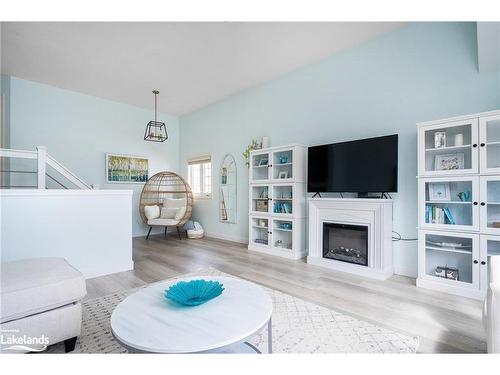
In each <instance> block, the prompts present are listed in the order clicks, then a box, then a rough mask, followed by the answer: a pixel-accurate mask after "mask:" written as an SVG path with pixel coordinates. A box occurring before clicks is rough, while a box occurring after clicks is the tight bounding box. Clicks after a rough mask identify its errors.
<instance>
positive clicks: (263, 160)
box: [259, 159, 268, 166]
mask: <svg viewBox="0 0 500 375" xmlns="http://www.w3.org/2000/svg"><path fill="white" fill-rule="evenodd" d="M267 163H268V160H267V159H260V160H259V166H264V165H267Z"/></svg>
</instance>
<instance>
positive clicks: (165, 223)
mask: <svg viewBox="0 0 500 375" xmlns="http://www.w3.org/2000/svg"><path fill="white" fill-rule="evenodd" d="M192 211H193V193H192V191H191V187H190V186H189V184H188V183H187V182H186V181H185V180H184V179H183V178H182V177H181V176H179V175H178V174H176V173H174V172H160V173H157V174H155V175H154V176H152V177H151V178H150V179H149V180H148V182H146V184H145V185H144V187H143V189H142V193H141V198H140V201H139V212H140V214H141V218H142V220H143V221H144V224H146V225H148V226H149V231H148V235H147V237H146V240H147V239H148V238H149V234H150V233H151V229H153V227H154V226H161V227H165V235H166V234H167V229H168V227H176V228H177V233H178V235H179V239H181V238H182V237H181V231H180V228H182V227H183V226H184V224H185V223H186V222H187V221H188V220H189V219H190V218H191V213H192Z"/></svg>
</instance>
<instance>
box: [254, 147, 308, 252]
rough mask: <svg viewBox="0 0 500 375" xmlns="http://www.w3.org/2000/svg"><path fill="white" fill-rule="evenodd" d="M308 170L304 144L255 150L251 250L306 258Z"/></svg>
mask: <svg viewBox="0 0 500 375" xmlns="http://www.w3.org/2000/svg"><path fill="white" fill-rule="evenodd" d="M305 168H306V148H305V147H304V146H302V145H288V146H282V147H273V148H268V149H262V150H255V151H252V153H251V154H250V186H249V200H250V202H249V207H250V214H249V215H250V220H249V222H250V228H249V230H250V235H249V238H250V243H249V244H248V249H249V250H252V251H259V252H263V253H267V254H272V255H277V256H281V257H285V258H290V259H300V258H302V257H304V256H305Z"/></svg>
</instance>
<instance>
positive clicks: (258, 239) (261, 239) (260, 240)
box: [254, 238, 268, 245]
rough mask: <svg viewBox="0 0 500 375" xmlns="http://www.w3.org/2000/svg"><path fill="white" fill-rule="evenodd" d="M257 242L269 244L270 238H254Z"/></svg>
mask: <svg viewBox="0 0 500 375" xmlns="http://www.w3.org/2000/svg"><path fill="white" fill-rule="evenodd" d="M254 242H255V243H258V244H261V245H267V244H268V240H267V239H265V238H256V239H255V240H254Z"/></svg>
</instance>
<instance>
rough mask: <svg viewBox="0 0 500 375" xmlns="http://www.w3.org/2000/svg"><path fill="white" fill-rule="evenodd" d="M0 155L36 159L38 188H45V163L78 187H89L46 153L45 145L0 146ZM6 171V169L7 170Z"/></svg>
mask: <svg viewBox="0 0 500 375" xmlns="http://www.w3.org/2000/svg"><path fill="white" fill-rule="evenodd" d="M0 157H3V158H12V159H35V160H37V171H36V174H37V185H38V189H45V188H46V176H47V165H49V166H50V167H51V168H53V169H54V170H55V171H57V172H58V173H60V174H61V175H62V176H63V177H64V178H66V179H67V180H68V181H70V182H71V183H72V184H74V185H75V186H77V187H78V188H80V189H91V187H90V185H88V184H86V183H85V182H84V181H82V180H81V179H80V178H79V177H78V176H76V175H75V174H74V173H73V172H71V171H70V170H69V169H68V168H66V167H65V166H64V165H62V164H61V163H59V162H58V161H57V160H56V159H54V158H53V157H52V156H50V155H49V154H48V153H47V148H46V147H45V146H38V147H37V148H36V151H25V150H12V149H7V148H0ZM7 172H8V171H7Z"/></svg>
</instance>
